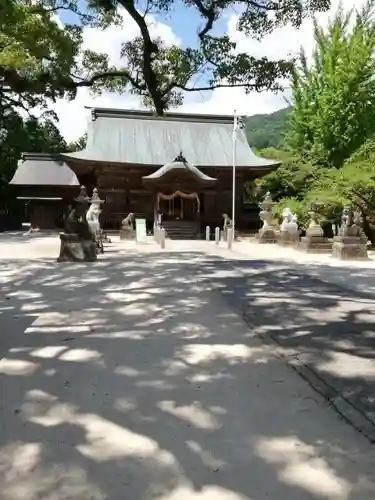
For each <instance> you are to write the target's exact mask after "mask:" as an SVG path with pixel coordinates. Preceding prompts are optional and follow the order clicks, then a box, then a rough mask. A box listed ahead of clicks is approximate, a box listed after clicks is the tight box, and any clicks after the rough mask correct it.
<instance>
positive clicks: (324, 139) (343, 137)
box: [287, 0, 375, 167]
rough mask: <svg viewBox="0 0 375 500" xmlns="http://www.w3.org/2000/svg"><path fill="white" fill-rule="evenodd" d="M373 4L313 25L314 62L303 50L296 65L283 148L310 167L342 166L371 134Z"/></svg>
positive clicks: (374, 120) (374, 125) (374, 108)
mask: <svg viewBox="0 0 375 500" xmlns="http://www.w3.org/2000/svg"><path fill="white" fill-rule="evenodd" d="M374 4H375V2H374V1H373V0H371V1H369V2H368V3H367V4H366V5H365V7H364V8H363V9H362V11H360V12H353V11H349V12H348V13H344V12H343V11H342V9H339V10H338V12H337V14H336V16H335V17H334V19H333V21H332V22H331V23H330V25H329V26H328V29H327V30H325V29H323V28H322V27H320V26H319V25H318V24H317V22H315V25H314V34H315V44H316V45H315V50H314V54H313V62H312V64H311V65H309V63H308V60H307V56H306V54H305V53H304V52H303V51H302V52H301V54H300V58H299V60H298V62H297V63H296V65H295V66H294V69H293V72H292V95H293V99H292V102H293V108H292V113H291V117H290V132H289V133H288V135H287V144H288V146H289V147H290V148H291V149H292V150H293V151H294V152H295V153H296V154H298V155H299V156H300V157H302V158H306V159H308V161H311V162H313V163H314V164H319V165H326V166H335V167H341V166H342V165H343V163H344V162H345V160H346V159H347V158H348V157H349V156H350V155H351V154H353V152H354V151H355V150H356V149H357V148H358V147H360V146H361V145H362V144H363V143H364V142H365V141H366V139H367V138H369V137H370V136H371V135H372V134H373V133H374V131H375V79H374V72H375V71H374V64H373V54H374V50H375V25H374V23H373V20H372V13H373V7H374ZM353 17H354V25H353V23H352V22H351V20H352V19H353Z"/></svg>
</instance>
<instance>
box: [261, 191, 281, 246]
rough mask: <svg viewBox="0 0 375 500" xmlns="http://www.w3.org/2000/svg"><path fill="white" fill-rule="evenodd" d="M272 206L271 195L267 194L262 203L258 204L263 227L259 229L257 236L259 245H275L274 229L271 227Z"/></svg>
mask: <svg viewBox="0 0 375 500" xmlns="http://www.w3.org/2000/svg"><path fill="white" fill-rule="evenodd" d="M272 205H273V201H272V197H271V193H270V192H268V193H267V194H266V196H265V197H264V199H263V201H261V202H260V203H259V208H260V212H259V217H260V219H261V221H262V222H263V226H262V227H261V228H260V229H259V231H258V234H257V240H258V242H259V243H276V241H277V235H276V229H275V227H274V225H273V214H272Z"/></svg>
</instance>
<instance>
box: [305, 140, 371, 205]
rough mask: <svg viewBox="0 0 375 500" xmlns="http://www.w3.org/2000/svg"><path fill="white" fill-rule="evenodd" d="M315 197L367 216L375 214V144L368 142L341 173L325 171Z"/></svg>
mask: <svg viewBox="0 0 375 500" xmlns="http://www.w3.org/2000/svg"><path fill="white" fill-rule="evenodd" d="M311 196H315V197H317V198H319V200H320V201H322V202H324V203H326V204H331V205H345V204H349V205H352V206H354V207H355V208H357V209H359V210H360V211H361V212H362V213H365V214H370V213H372V212H374V211H375V140H369V141H367V142H366V143H365V144H364V145H363V146H362V147H361V148H360V149H359V150H358V151H356V152H355V153H354V154H353V155H352V156H351V157H350V158H349V159H348V160H347V161H346V162H345V164H344V166H343V167H342V168H341V169H339V170H336V169H330V170H327V171H325V173H324V175H322V177H321V178H320V179H319V180H318V181H317V182H316V184H315V186H314V190H312V193H311Z"/></svg>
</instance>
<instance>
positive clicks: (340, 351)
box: [206, 261, 375, 424]
mask: <svg viewBox="0 0 375 500" xmlns="http://www.w3.org/2000/svg"><path fill="white" fill-rule="evenodd" d="M265 264H266V263H265V262H264V261H259V262H258V263H257V261H249V262H246V261H245V262H244V261H228V262H227V263H226V264H225V265H226V266H227V267H228V269H232V275H230V274H231V271H229V275H228V276H219V275H218V272H217V269H215V268H213V269H212V272H211V276H209V274H207V271H206V274H207V277H209V279H210V280H211V281H212V282H213V283H214V284H215V287H216V288H217V289H218V290H220V291H221V293H222V294H223V295H224V296H225V297H226V299H227V300H228V301H229V303H230V304H231V305H232V306H235V307H237V308H239V309H240V310H241V312H242V313H243V315H244V317H245V319H246V322H247V323H248V325H249V326H250V328H251V332H252V333H257V334H258V335H261V336H264V337H271V338H272V339H273V340H275V341H276V342H277V343H278V344H279V345H280V346H281V347H282V350H281V352H282V354H283V355H284V356H286V357H287V358H289V360H290V361H291V362H292V361H293V358H296V357H298V359H299V360H300V361H302V362H303V363H304V364H305V365H306V366H308V367H309V368H311V369H312V370H313V371H314V372H315V373H317V374H318V375H319V376H321V377H322V378H323V379H324V380H325V381H326V383H328V384H329V385H330V386H332V388H334V389H336V390H337V392H338V393H340V394H341V395H342V396H343V397H344V398H346V399H347V400H348V401H349V402H350V403H352V404H353V405H354V406H355V407H356V408H358V409H359V410H360V411H361V412H362V413H363V414H364V415H366V417H367V418H368V419H369V420H370V421H371V422H372V423H373V424H375V397H374V391H373V384H374V381H375V350H374V347H375V301H374V300H373V298H372V297H371V296H370V295H369V294H366V293H361V292H354V291H353V290H352V291H350V290H348V289H346V288H345V286H348V283H345V280H348V279H350V278H351V277H350V274H349V272H350V271H349V270H348V269H345V270H340V269H334V270H333V269H332V268H328V266H323V265H321V266H315V268H314V266H310V268H311V269H310V271H309V272H310V274H311V275H312V276H311V275H307V274H306V273H304V272H303V271H302V270H301V268H302V266H295V267H294V268H292V267H291V266H288V267H286V265H285V264H284V265H280V263H278V262H276V261H274V262H272V261H267V264H266V265H265ZM257 265H258V266H259V268H258V271H255V269H256V267H257ZM327 268H328V269H327ZM233 269H234V271H233ZM249 269H250V270H251V272H249ZM328 270H329V271H330V272H331V273H332V272H335V273H336V275H338V276H336V278H338V279H339V282H342V283H343V285H342V286H340V285H336V284H328V283H324V282H322V281H321V280H319V279H317V278H315V277H313V276H314V274H315V275H318V276H319V275H321V276H323V278H324V276H326V275H327V271H328ZM361 274H362V275H363V276H362V278H363V279H364V281H365V278H366V271H365V270H361ZM367 274H370V276H371V270H370V273H367ZM355 277H356V278H358V277H359V273H356V276H355ZM363 289H364V290H365V289H366V287H365V286H363Z"/></svg>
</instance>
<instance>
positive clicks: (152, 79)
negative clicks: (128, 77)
mask: <svg viewBox="0 0 375 500" xmlns="http://www.w3.org/2000/svg"><path fill="white" fill-rule="evenodd" d="M118 2H119V3H120V4H121V5H122V6H123V7H124V9H125V10H126V11H127V12H128V14H130V16H131V17H132V19H133V20H134V21H135V22H136V23H137V25H138V27H139V29H140V32H141V35H142V39H143V68H142V69H143V78H144V80H145V82H146V86H147V89H148V91H149V92H150V96H151V99H152V101H153V103H154V105H155V111H156V113H157V115H159V116H162V115H163V113H164V110H165V105H166V102H165V99H163V96H162V94H161V93H160V91H159V86H158V77H157V75H156V73H155V71H154V69H153V67H152V63H153V60H154V58H155V56H156V55H157V54H158V52H159V49H158V46H157V44H156V43H155V42H153V40H152V39H151V35H150V32H149V29H148V26H147V23H146V20H145V17H144V16H142V15H141V14H140V13H139V12H138V10H137V9H136V8H135V5H134V0H118Z"/></svg>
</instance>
